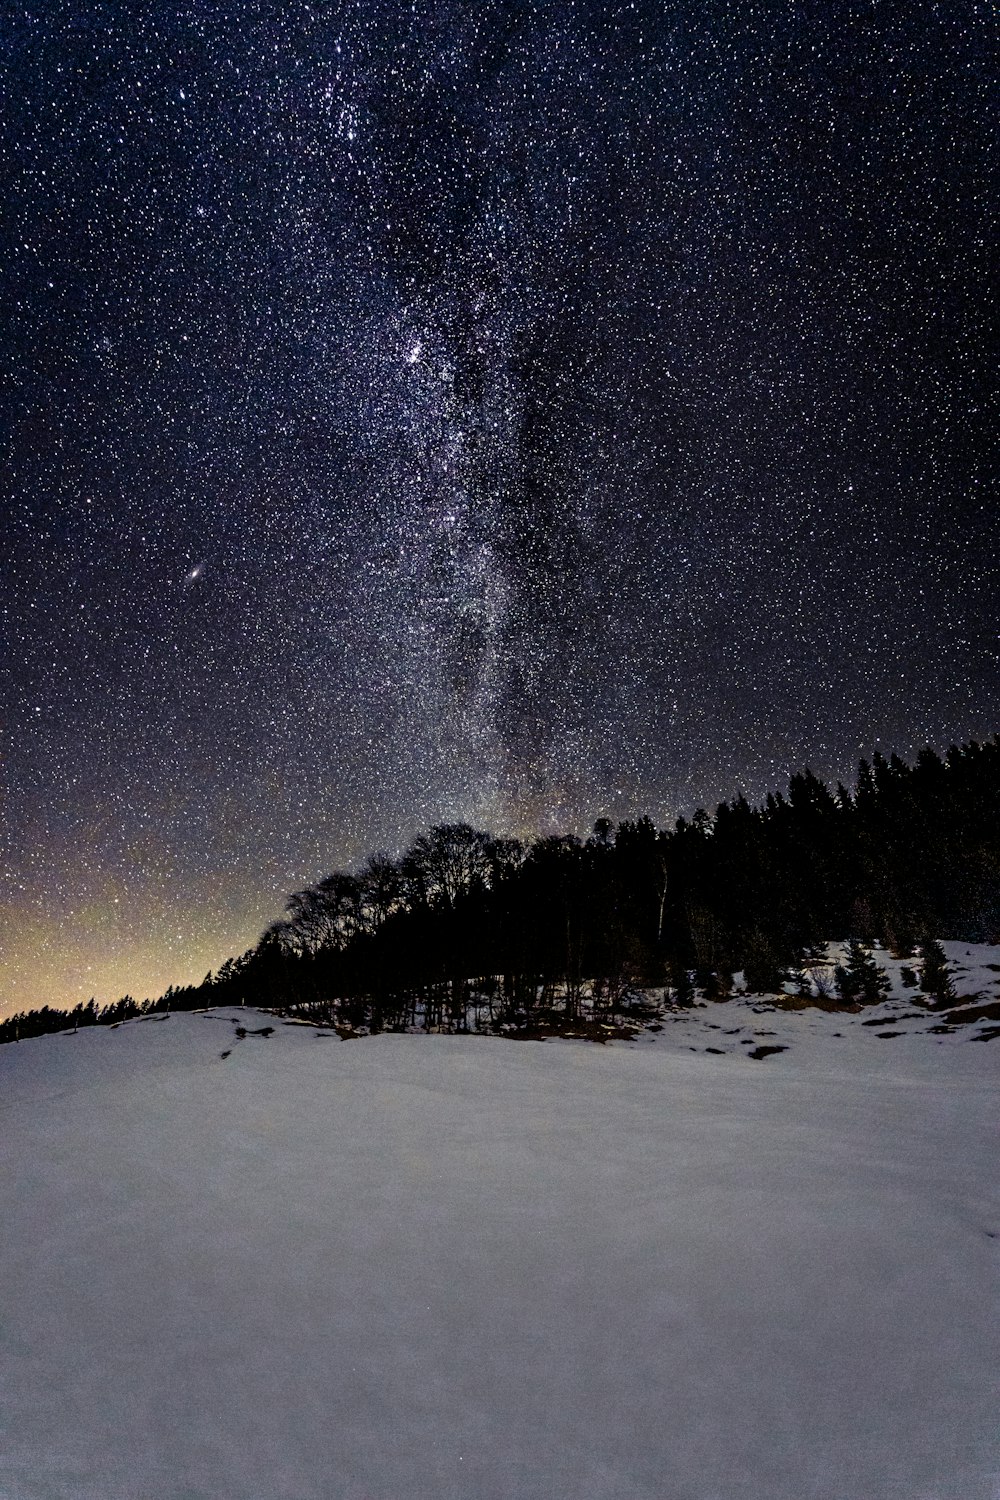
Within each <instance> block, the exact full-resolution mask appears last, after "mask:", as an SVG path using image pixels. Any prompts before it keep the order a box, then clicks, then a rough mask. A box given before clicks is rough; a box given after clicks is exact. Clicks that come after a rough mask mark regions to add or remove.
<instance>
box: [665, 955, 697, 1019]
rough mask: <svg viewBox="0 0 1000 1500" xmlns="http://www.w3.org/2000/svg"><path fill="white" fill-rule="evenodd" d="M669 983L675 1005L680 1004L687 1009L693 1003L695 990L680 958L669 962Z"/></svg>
mask: <svg viewBox="0 0 1000 1500" xmlns="http://www.w3.org/2000/svg"><path fill="white" fill-rule="evenodd" d="M670 983H671V986H672V988H673V992H674V994H673V1001H674V1004H675V1005H682V1006H684V1008H685V1009H686V1010H689V1009H690V1008H691V1006H692V1005H694V1000H695V990H694V985H693V984H692V983H691V974H690V972H689V970H688V968H687V966H686V965H685V963H684V961H683V960H682V959H680V958H674V959H673V960H672V961H671V964H670Z"/></svg>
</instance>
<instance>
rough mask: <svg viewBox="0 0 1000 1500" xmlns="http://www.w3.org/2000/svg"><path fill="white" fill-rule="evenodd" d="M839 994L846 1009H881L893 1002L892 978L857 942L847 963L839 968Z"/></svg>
mask: <svg viewBox="0 0 1000 1500" xmlns="http://www.w3.org/2000/svg"><path fill="white" fill-rule="evenodd" d="M836 979H837V993H838V995H839V996H840V999H841V1000H842V1001H843V1003H844V1004H845V1005H879V1004H881V1002H882V1001H883V1000H887V999H888V998H889V978H888V975H887V974H886V972H885V970H884V969H880V968H879V966H878V964H877V963H876V962H875V956H874V954H873V953H872V951H871V949H870V948H866V947H865V945H864V943H861V942H859V941H858V939H857V938H851V940H850V942H849V943H848V945H847V953H846V954H845V962H844V963H842V964H838V965H837V968H836Z"/></svg>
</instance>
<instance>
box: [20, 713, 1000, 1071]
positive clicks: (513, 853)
mask: <svg viewBox="0 0 1000 1500" xmlns="http://www.w3.org/2000/svg"><path fill="white" fill-rule="evenodd" d="M942 937H944V938H956V939H964V940H966V941H970V942H996V941H1000V737H994V739H993V740H991V741H989V742H987V743H985V744H980V743H978V742H975V741H973V742H971V743H969V744H966V745H963V746H961V747H958V746H953V747H952V748H951V749H950V750H948V752H947V754H945V755H944V756H943V757H942V756H940V755H938V754H937V753H936V752H935V751H933V750H931V749H925V750H922V751H921V752H920V753H919V754H918V756H917V758H916V761H915V763H914V764H913V765H908V764H906V763H904V762H903V761H902V760H901V759H900V758H899V757H898V756H897V755H891V756H890V757H889V758H888V759H886V758H885V757H883V756H881V755H879V754H876V755H875V756H874V757H873V759H872V760H871V762H868V761H862V762H861V764H860V766H859V770H858V776H857V782H856V785H855V786H854V788H853V790H848V789H847V788H846V787H845V786H843V785H838V786H837V787H836V789H835V790H831V789H830V788H829V787H828V786H827V785H825V784H824V783H823V782H822V781H821V780H819V779H818V778H817V777H816V776H814V775H813V774H812V772H811V771H809V770H808V769H805V770H803V771H801V772H797V773H796V774H794V775H793V776H792V777H791V779H790V781H789V783H788V788H787V791H786V792H784V793H782V792H775V793H772V794H769V795H768V797H767V799H766V801H765V802H764V803H763V805H761V806H758V807H754V806H751V805H750V804H749V803H748V802H747V801H746V799H745V798H744V797H742V796H738V797H736V798H734V799H733V800H731V801H729V802H724V803H721V804H720V805H719V806H718V807H717V808H716V810H715V812H714V814H710V813H708V812H706V811H705V810H703V809H699V810H698V811H697V812H696V813H694V815H693V816H692V817H691V818H684V817H680V818H678V819H677V821H676V823H675V824H674V826H673V827H672V828H668V829H662V828H657V827H656V826H655V825H654V824H653V822H652V821H651V820H650V819H649V818H648V817H641V818H639V819H637V820H630V821H626V822H621V823H619V824H618V825H617V826H614V825H613V824H612V823H611V822H610V821H609V820H608V819H605V818H601V819H599V820H598V821H597V823H596V824H595V825H594V829H593V832H592V833H591V835H590V836H589V837H587V838H580V837H577V836H575V835H572V834H564V835H553V836H547V837H542V838H537V839H535V840H534V841H532V842H530V843H524V842H521V841H519V840H516V839H511V838H502V837H496V836H494V835H492V834H489V833H486V832H483V831H481V830H478V829H475V828H472V827H470V826H469V825H468V824H465V823H454V824H444V825H440V826H437V827H434V828H431V829H430V830H429V831H428V832H426V833H422V834H421V835H420V836H419V837H417V838H416V839H415V840H414V841H413V843H412V844H411V845H410V847H409V848H408V849H407V850H406V851H405V852H404V853H403V854H402V855H401V856H399V857H392V856H390V855H388V854H384V853H377V854H373V855H372V856H371V857H370V858H369V859H368V860H367V861H366V862H365V863H364V864H363V865H362V866H361V868H359V869H356V870H354V871H346V870H335V871H333V872H332V873H331V874H329V875H327V876H326V877H325V878H324V879H322V880H320V881H319V882H318V883H317V884H316V885H313V886H309V887H308V888H306V889H304V890H301V891H296V892H295V893H294V894H292V895H291V896H290V897H289V899H288V902H287V904H286V908H285V911H284V914H283V915H282V917H281V918H280V920H278V921H276V922H274V923H273V924H272V925H271V926H270V927H268V928H267V930H266V931H265V932H264V933H263V935H262V936H261V938H260V940H259V942H258V943H257V944H256V945H255V946H254V947H252V948H250V949H249V950H248V951H247V952H246V953H244V954H242V955H241V956H239V957H234V958H230V959H228V960H226V962H225V963H223V964H222V966H221V967H220V968H219V970H218V972H217V973H215V974H211V973H210V974H208V975H206V976H205V979H204V980H203V981H202V982H201V984H199V985H193V986H185V987H182V988H175V987H171V988H170V989H168V990H167V991H166V993H165V994H163V995H161V996H159V997H158V998H157V999H155V1000H143V1001H138V1000H136V999H134V998H133V997H132V996H129V995H126V996H123V997H122V998H121V999H120V1000H117V1001H115V1002H113V1003H112V1004H109V1005H105V1006H98V1005H97V1003H96V1001H94V1000H91V1001H90V1002H89V1003H88V1004H87V1005H80V1006H78V1007H77V1008H76V1009H75V1010H73V1011H65V1010H59V1009H56V1008H54V1007H51V1006H45V1007H43V1008H41V1009H39V1010H34V1011H30V1012H23V1013H21V1014H19V1015H15V1016H12V1017H10V1018H8V1019H7V1020H5V1021H4V1022H2V1023H0V1042H10V1041H16V1040H20V1039H22V1038H26V1037H29V1036H36V1035H40V1034H42V1033H43V1032H48V1031H56V1030H59V1031H62V1030H66V1029H67V1028H68V1027H73V1028H76V1027H79V1026H86V1025H93V1024H111V1025H113V1024H116V1023H118V1022H120V1021H122V1020H126V1019H128V1018H130V1017H132V1016H136V1015H141V1014H146V1013H149V1012H152V1011H167V1010H180V1009H196V1008H199V1007H202V1006H208V1005H223V1004H224V1005H254V1006H259V1007H262V1008H265V1009H268V1010H273V1011H276V1012H278V1013H281V1014H284V1015H287V1016H294V1017H299V1018H301V1019H308V1020H311V1021H313V1022H315V1023H317V1024H321V1025H332V1026H338V1027H340V1028H346V1029H348V1030H356V1029H357V1028H365V1029H368V1030H371V1031H380V1030H386V1029H395V1030H400V1029H406V1030H409V1029H413V1028H424V1029H427V1030H441V1029H444V1030H453V1031H468V1030H481V1031H482V1030H494V1031H497V1030H510V1029H514V1030H519V1031H521V1032H522V1033H523V1034H530V1032H531V1029H532V1028H533V1027H537V1026H538V1025H539V1024H542V1023H543V1022H544V1021H546V1020H548V1021H551V1020H552V1018H553V1017H554V1016H556V1015H558V1016H559V1017H561V1018H562V1019H563V1021H565V1022H571V1023H574V1024H576V1025H580V1024H586V1022H587V1020H588V1018H590V1020H593V1018H594V1017H596V1016H602V1017H605V1018H608V1017H610V1018H615V1017H622V1016H625V1015H627V1014H641V1012H642V1007H643V1005H644V1003H645V1002H644V996H643V992H644V991H647V990H649V989H651V988H662V989H663V990H664V992H665V998H666V999H667V1001H668V1002H672V1003H674V1004H677V1005H688V1004H691V1003H694V1001H695V998H696V996H697V995H698V994H699V993H700V994H701V995H703V996H704V997H705V998H707V999H713V998H714V999H722V998H724V997H725V996H726V995H727V994H728V993H729V992H730V990H731V988H732V985H733V976H734V974H736V973H741V974H742V975H743V979H744V983H745V985H746V987H747V988H748V989H749V990H750V991H751V992H758V993H761V994H769V993H775V992H777V991H779V990H780V989H781V988H782V986H783V985H787V984H788V983H789V981H792V982H793V984H794V985H795V986H796V987H797V988H798V990H799V992H800V993H801V994H802V995H809V994H810V993H814V992H815V984H814V983H813V982H811V981H810V979H809V975H810V972H811V965H813V964H814V963H815V961H816V958H817V954H818V952H819V949H820V945H822V944H824V943H825V942H827V941H829V940H832V939H847V940H849V943H850V946H849V948H848V951H847V956H846V959H845V962H844V963H843V964H842V965H841V966H840V967H838V969H837V973H836V980H835V984H834V986H833V988H832V990H831V992H830V994H829V996H828V997H827V998H828V1000H829V1002H830V1003H833V1004H838V1003H839V1004H844V1005H852V1006H854V1005H858V1004H862V1003H870V1002H873V1001H877V1000H878V999H879V998H881V989H880V984H881V981H880V978H879V971H878V969H877V966H876V965H875V964H874V961H873V960H872V957H871V951H870V945H871V944H872V943H873V941H874V940H875V939H878V940H879V941H880V942H882V943H883V944H885V946H886V947H887V948H889V949H890V950H891V951H892V952H893V953H895V954H896V955H897V956H900V957H907V956H909V955H912V954H916V955H917V956H918V959H919V965H920V971H921V975H922V987H923V989H924V991H925V994H926V996H927V998H928V1000H929V1001H930V1002H931V1003H935V1004H937V1005H939V1006H944V1005H946V1004H948V1003H949V1001H950V1000H951V999H952V998H953V995H952V992H951V988H950V981H949V978H948V974H947V969H946V967H945V964H944V959H943V954H942V952H941V949H940V944H939V941H938V940H939V939H940V938H942Z"/></svg>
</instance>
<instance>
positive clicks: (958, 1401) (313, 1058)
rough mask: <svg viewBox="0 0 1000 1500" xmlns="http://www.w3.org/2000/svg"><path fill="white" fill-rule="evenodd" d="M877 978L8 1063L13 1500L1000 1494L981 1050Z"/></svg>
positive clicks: (1, 1055)
mask: <svg viewBox="0 0 1000 1500" xmlns="http://www.w3.org/2000/svg"><path fill="white" fill-rule="evenodd" d="M962 951H963V952H965V951H966V950H965V947H964V945H962ZM879 957H880V960H881V961H884V955H881V954H880V955H879ZM949 957H951V958H953V959H955V960H956V961H957V959H958V958H959V957H960V953H959V949H958V947H956V945H949ZM967 957H968V965H967V966H968V970H969V978H968V983H967V982H966V977H965V976H961V978H962V982H961V983H960V984H959V988H960V989H961V990H962V991H963V992H964V991H966V990H968V992H971V991H972V990H973V989H975V988H977V987H978V988H985V986H987V985H992V984H995V981H996V978H997V976H998V974H1000V971H991V970H989V969H987V968H986V967H985V966H986V965H987V964H988V963H990V962H996V961H997V950H996V949H992V950H985V949H984V950H983V951H982V952H979V951H978V950H976V951H975V952H972V951H971V950H968V953H967ZM980 981H981V983H980ZM991 993H992V992H991ZM904 994H905V995H906V997H907V998H905V999H903V998H896V999H893V1000H890V1001H889V1002H888V1003H887V1005H886V1006H884V1007H881V1008H880V1010H879V1011H878V1012H877V1013H876V1014H877V1016H879V1017H882V1016H884V1018H885V1020H886V1025H885V1029H886V1030H887V1031H892V1032H894V1033H897V1034H896V1035H895V1036H894V1037H893V1038H892V1039H883V1038H880V1037H879V1036H878V1031H879V1030H881V1029H882V1028H881V1026H879V1027H866V1026H865V1025H863V1022H864V1021H866V1020H870V1019H872V1016H871V1014H869V1013H863V1014H861V1015H855V1016H852V1015H844V1014H842V1013H841V1014H835V1013H825V1012H822V1011H818V1010H808V1011H805V1012H796V1013H789V1012H784V1011H781V1010H775V1009H772V1008H770V1007H769V1006H768V1003H767V1002H766V1001H761V1000H758V999H754V998H752V997H747V998H737V999H734V1000H732V1001H729V1002H728V1003H725V1004H718V1005H710V1006H706V1007H702V1008H698V1009H696V1010H694V1011H691V1012H687V1013H685V1014H683V1015H680V1016H677V1017H676V1018H675V1017H672V1016H670V1015H668V1016H667V1017H665V1019H664V1022H663V1029H662V1031H660V1032H655V1033H654V1032H648V1033H644V1034H643V1035H642V1036H641V1037H640V1038H639V1039H638V1040H636V1041H635V1042H630V1043H615V1044H612V1045H609V1046H605V1047H601V1046H595V1045H593V1044H591V1043H586V1042H573V1041H553V1042H512V1041H506V1040H502V1039H495V1038H487V1037H475V1036H473V1037H447V1036H434V1037H417V1036H394V1035H384V1036H377V1037H368V1038H363V1039H361V1040H352V1041H343V1040H341V1039H339V1038H338V1037H336V1036H335V1035H332V1034H330V1033H317V1032H315V1031H312V1030H310V1029H308V1028H306V1027H303V1026H286V1025H283V1024H282V1023H281V1022H280V1021H276V1020H275V1018H274V1017H271V1016H266V1015H261V1016H260V1017H259V1018H258V1017H257V1015H256V1013H254V1012H250V1011H232V1012H230V1011H223V1010H218V1011H212V1012H208V1013H207V1014H187V1015H181V1014H176V1015H172V1016H170V1017H168V1018H163V1019H161V1018H159V1017H149V1018H147V1019H143V1020H139V1021H134V1022H131V1023H128V1024H126V1025H123V1026H120V1027H118V1028H116V1029H115V1030H108V1029H103V1028H102V1029H94V1030H90V1031H81V1032H80V1033H79V1034H77V1035H73V1034H61V1035H58V1036H49V1037H44V1038H41V1039H39V1040H37V1041H31V1042H24V1043H21V1044H19V1045H16V1046H8V1047H5V1048H2V1049H0V1101H2V1103H0V1110H2V1116H3V1118H2V1123H0V1215H2V1218H3V1222H4V1224H5V1226H6V1228H5V1230H4V1235H3V1244H4V1253H3V1276H2V1279H0V1434H2V1436H0V1496H2V1497H3V1500H890V1497H891V1500H997V1497H1000V1422H998V1418H997V1412H998V1410H1000V1391H998V1386H997V1371H998V1370H1000V1319H998V1318H997V1311H998V1306H997V1287H998V1278H997V1261H998V1255H1000V1201H998V1197H1000V1195H998V1193H997V1168H996V1163H997V1161H998V1159H1000V1153H998V1152H997V1141H996V1119H997V1110H996V1073H997V1065H998V1063H1000V1039H998V1040H997V1042H996V1043H995V1044H994V1045H990V1044H989V1043H987V1044H986V1045H983V1044H981V1043H979V1044H977V1043H976V1042H975V1041H974V1037H975V1036H976V1035H977V1034H978V1033H981V1032H982V1031H983V1030H984V1026H985V1023H982V1022H980V1023H977V1024H975V1025H972V1026H968V1027H962V1028H959V1029H958V1030H955V1031H953V1032H947V1033H934V1032H932V1031H931V1030H930V1027H931V1026H932V1025H933V1024H935V1023H936V1022H939V1021H940V1017H935V1016H933V1015H928V1014H926V1013H921V1012H920V1011H919V1007H916V1006H914V1005H913V1003H912V998H913V992H912V991H909V992H901V996H902V995H904ZM984 998H985V996H984ZM907 1017H909V1018H910V1019H906V1018H907ZM237 1023H239V1024H240V1025H242V1026H245V1027H250V1028H253V1027H257V1026H265V1025H270V1026H273V1027H274V1032H273V1034H272V1035H271V1036H268V1037H262V1036H254V1035H247V1036H246V1037H245V1038H243V1039H242V1040H235V1028H236V1024H237ZM748 1042H752V1043H754V1044H758V1045H759V1044H761V1043H763V1044H766V1045H771V1046H781V1047H784V1048H786V1049H787V1050H785V1051H782V1052H780V1053H774V1054H772V1055H770V1056H767V1057H765V1058H763V1059H762V1060H754V1059H753V1058H752V1057H751V1056H749V1055H748V1054H749V1053H750V1051H751V1050H752V1049H751V1047H750V1046H748V1045H747V1043H748ZM708 1047H713V1048H717V1049H719V1050H718V1052H708V1051H707V1050H706V1048H708ZM223 1051H229V1052H230V1055H229V1056H228V1057H227V1058H226V1059H225V1060H223V1059H222V1058H221V1056H220V1054H221V1053H222V1052H223Z"/></svg>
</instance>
